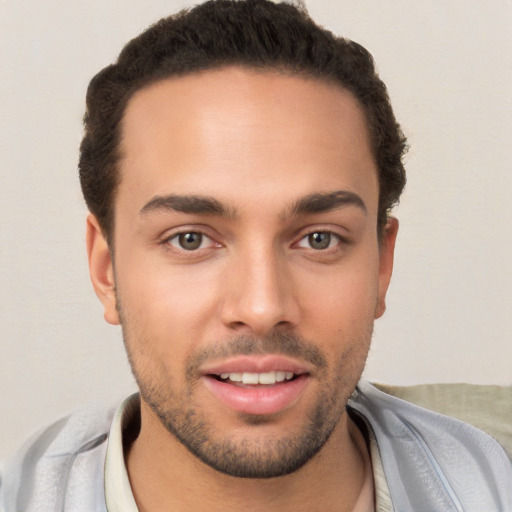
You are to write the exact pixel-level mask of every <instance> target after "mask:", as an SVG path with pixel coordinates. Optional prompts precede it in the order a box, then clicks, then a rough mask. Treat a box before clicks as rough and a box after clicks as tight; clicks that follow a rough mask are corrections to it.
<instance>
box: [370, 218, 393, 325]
mask: <svg viewBox="0 0 512 512" xmlns="http://www.w3.org/2000/svg"><path fill="white" fill-rule="evenodd" d="M397 234H398V219H395V218H394V217H390V218H389V219H388V222H387V224H386V227H385V229H384V233H383V235H382V240H381V243H380V253H379V290H378V298H377V305H376V308H375V318H380V317H381V316H382V315H383V314H384V312H385V311H386V293H387V291H388V286H389V281H390V280H391V274H392V273H393V259H394V254H395V242H396V236H397Z"/></svg>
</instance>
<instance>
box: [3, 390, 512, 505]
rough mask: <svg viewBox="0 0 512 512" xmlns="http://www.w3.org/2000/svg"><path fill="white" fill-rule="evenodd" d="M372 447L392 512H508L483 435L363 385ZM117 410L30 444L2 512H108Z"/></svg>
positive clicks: (360, 402)
mask: <svg viewBox="0 0 512 512" xmlns="http://www.w3.org/2000/svg"><path fill="white" fill-rule="evenodd" d="M348 407H349V410H350V413H351V415H354V414H355V415H358V416H359V417H360V418H361V419H362V420H363V421H364V422H365V423H366V425H367V427H368V428H370V429H371V430H372V431H373V433H374V436H375V438H376V440H377V444H378V448H379V452H380V455H381V459H382V465H383V468H384V473H385V476H386V480H387V483H388V486H389V490H390V493H391V500H392V503H393V508H394V510H395V511H396V512H512V462H511V461H510V459H509V458H508V456H507V455H506V453H505V451H504V450H503V449H502V447H501V446H500V445H499V444H498V443H497V442H496V441H495V440H494V439H492V438H491V437H490V436H488V435H487V434H485V433H484V432H482V431H480V430H478V429H476V428H474V427H472V426H470V425H467V424H465V423H462V422H460V421H458V420H455V419H452V418H448V417H446V416H442V415H440V414H437V413H434V412H431V411H427V410H425V409H422V408H420V407H417V406H415V405H412V404H410V403H408V402H404V401H403V400H400V399H398V398H395V397H392V396H390V395H387V394H385V393H383V392H381V391H379V390H377V389H376V388H375V387H373V386H372V385H371V384H369V383H366V382H363V381H362V382H361V383H360V384H359V385H358V387H357V389H356V391H355V392H354V395H353V397H352V399H351V400H350V402H349V405H348ZM114 412H115V408H112V409H109V410H101V409H100V410H98V409H94V410H92V409H87V410H84V411H81V412H78V413H75V414H73V415H71V416H69V417H66V418H64V419H61V420H60V421H58V422H57V423H55V424H53V425H52V426H50V427H48V428H47V429H45V430H43V431H42V432H40V433H39V434H38V435H37V436H36V437H35V438H33V439H32V440H31V441H29V442H28V443H27V444H26V445H25V446H24V447H23V448H22V449H21V450H20V451H19V452H18V453H17V454H16V455H15V457H14V458H13V460H12V461H11V462H10V464H9V465H8V466H7V467H6V473H5V475H4V478H3V481H2V487H1V489H0V511H1V512H63V511H65V512H107V508H106V505H105V479H104V464H105V454H106V448H107V442H108V432H109V429H110V425H111V422H112V417H113V415H114Z"/></svg>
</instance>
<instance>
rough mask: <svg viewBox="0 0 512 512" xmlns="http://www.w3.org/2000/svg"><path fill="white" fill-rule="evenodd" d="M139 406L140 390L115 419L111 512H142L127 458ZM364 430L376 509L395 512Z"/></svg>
mask: <svg viewBox="0 0 512 512" xmlns="http://www.w3.org/2000/svg"><path fill="white" fill-rule="evenodd" d="M139 408H140V398H139V395H138V393H136V394H134V395H132V396H130V397H128V398H127V399H126V400H124V401H123V402H122V403H121V404H120V405H119V407H118V408H117V410H116V413H115V415H114V419H113V420H112V425H111V427H110V433H109V440H108V448H107V455H106V460H105V496H106V503H107V509H108V511H109V512H138V509H137V504H136V503H135V499H134V497H133V493H132V489H131V487H130V480H129V478H128V472H127V470H126V466H125V461H124V443H123V435H124V436H125V437H126V432H128V431H130V430H131V428H130V425H133V423H134V422H136V421H137V419H136V418H137V416H138V411H139ZM363 433H364V434H365V436H366V437H367V441H368V445H369V447H370V458H371V463H372V470H373V488H374V492H375V509H376V510H378V511H379V512H392V511H393V505H392V503H391V496H390V493H389V488H388V485H387V482H386V477H385V475H384V469H383V467H382V461H381V458H380V453H379V448H378V446H377V441H376V440H375V436H374V435H373V432H372V430H371V428H367V429H366V432H363ZM371 485H372V481H371V478H370V479H367V481H366V482H365V488H366V490H368V488H370V492H371ZM369 486H370V487H369Z"/></svg>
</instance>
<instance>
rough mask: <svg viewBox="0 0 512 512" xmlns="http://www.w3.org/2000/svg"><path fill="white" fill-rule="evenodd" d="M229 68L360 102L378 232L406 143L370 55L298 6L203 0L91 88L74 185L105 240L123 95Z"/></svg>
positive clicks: (161, 25)
mask: <svg viewBox="0 0 512 512" xmlns="http://www.w3.org/2000/svg"><path fill="white" fill-rule="evenodd" d="M228 65H238V66H245V67H252V68H260V69H269V70H281V71H286V72H288V73H291V74H296V75H302V76H308V77H315V78H318V79H323V80H328V81H330V82H334V83H337V84H339V85H340V86H341V87H343V88H345V89H347V90H349V91H350V92H351V93H352V94H353V95H354V96H355V97H356V98H357V100H358V101H359V103H360V104H361V106H362V107H363V110H364V113H365V115H366V120H367V123H368V128H369V133H370V139H371V144H372V149H373V153H374V157H375V160H376V163H377V167H378V172H379V187H380V189H379V208H378V215H379V221H378V224H379V226H378V228H379V234H380V233H381V232H382V229H383V227H384V225H385V223H386V220H387V217H388V214H389V211H390V210H391V209H392V208H393V206H395V205H396V203H397V202H398V200H399V197H400V194H401V193H402V190H403V188H404V186H405V170H404V166H403V163H402V157H403V155H404V153H405V150H406V140H405V137H404V135H403V133H402V131H401V129H400V126H399V125H398V123H397V122H396V120H395V116H394V114H393V110H392V108H391V104H390V101H389V97H388V93H387V90H386V86H385V85H384V83H383V82H382V80H381V79H380V78H379V76H378V75H377V73H376V70H375V66H374V62H373V58H372V56H371V54H370V53H369V52H368V51H367V50H366V49H365V48H363V47H362V46H361V45H359V44H357V43H355V42H353V41H350V40H347V39H344V38H342V37H336V36H335V35H333V34H332V33H331V32H329V31H328V30H326V29H324V28H322V27H320V26H318V25H317V24H315V22H314V21H313V20H312V19H311V18H310V17H309V15H308V14H307V12H306V10H305V9H304V8H302V7H300V6H296V5H291V4H289V3H279V4H276V3H273V2H271V1H268V0H210V1H207V2H205V3H203V4H201V5H199V6H197V7H194V8H192V9H189V10H184V11H181V12H180V13H178V14H176V15H174V16H169V17H167V18H164V19H161V20H160V21H158V22H157V23H155V24H154V25H152V26H151V27H149V28H148V29H147V30H146V31H145V32H143V33H142V34H140V35H139V36H138V37H136V38H135V39H133V40H132V41H130V42H129V43H128V44H127V45H126V46H125V47H124V48H123V50H122V52H121V53H120V55H119V57H118V59H117V61H116V62H115V63H114V64H112V65H110V66H107V67H106V68H104V69H103V70H101V71H100V72H99V73H98V74H97V75H96V76H95V77H94V78H93V79H92V80H91V83H90V84H89V88H88V91H87V109H86V113H85V117H84V125H85V133H84V137H83V140H82V144H81V146H80V161H79V172H80V183H81V186H82V191H83V194H84V197H85V201H86V203H87V206H88V207H89V210H90V211H91V212H92V213H93V214H94V215H95V216H96V218H97V219H98V222H99V224H100V226H101V229H102V230H103V233H104V234H105V235H106V236H107V239H108V240H109V243H110V242H112V234H113V229H114V200H115V195H116V189H117V186H118V185H119V181H120V173H119V169H118V162H119V159H120V155H119V143H120V139H121V133H120V131H121V128H120V126H121V121H122V118H123V114H124V110H125V107H126V104H127V102H128V101H129V99H130V98H131V97H132V95H133V94H134V92H135V91H138V90H140V89H141V88H143V87H146V86H148V85H149V84H151V83H154V82H156V81H158V80H162V79H165V78H168V77H171V76H179V75H184V74H188V73H193V72H195V71H200V70H207V69H215V68H220V67H223V66H228Z"/></svg>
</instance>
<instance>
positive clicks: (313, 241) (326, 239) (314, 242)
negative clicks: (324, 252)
mask: <svg viewBox="0 0 512 512" xmlns="http://www.w3.org/2000/svg"><path fill="white" fill-rule="evenodd" d="M308 238H309V244H310V245H311V247H312V248H313V249H327V247H329V244H330V243H331V235H330V234H329V233H311V235H309V237H308Z"/></svg>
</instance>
